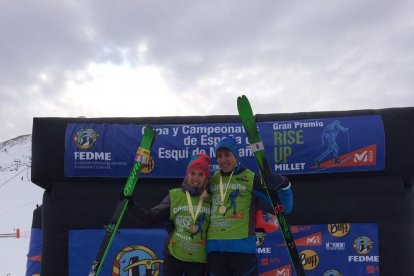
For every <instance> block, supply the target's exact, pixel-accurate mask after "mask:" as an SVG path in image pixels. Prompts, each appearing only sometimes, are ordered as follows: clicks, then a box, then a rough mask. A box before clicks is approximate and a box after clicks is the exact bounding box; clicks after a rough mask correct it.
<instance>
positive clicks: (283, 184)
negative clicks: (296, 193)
mask: <svg viewBox="0 0 414 276" xmlns="http://www.w3.org/2000/svg"><path fill="white" fill-rule="evenodd" d="M263 165H264V172H265V173H264V175H263V179H264V181H265V183H266V187H267V189H268V190H269V192H277V191H278V190H280V189H284V188H287V187H289V184H290V181H289V179H288V178H287V177H286V176H283V175H278V174H273V173H272V172H271V170H270V166H269V163H267V162H265V163H264V164H263Z"/></svg>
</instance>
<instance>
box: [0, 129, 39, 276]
mask: <svg viewBox="0 0 414 276" xmlns="http://www.w3.org/2000/svg"><path fill="white" fill-rule="evenodd" d="M31 143H32V136H31V135H23V136H19V137H16V138H14V139H11V140H8V141H5V142H2V143H0V234H8V233H13V232H14V231H15V229H16V228H19V229H20V231H21V235H22V238H20V239H16V238H0V275H1V276H2V275H13V276H15V275H19V276H20V275H25V272H26V254H27V252H28V248H29V241H30V229H31V224H32V218H33V211H34V209H36V205H37V204H38V205H40V204H41V203H42V195H43V191H44V190H43V189H42V188H40V187H38V186H37V185H35V184H33V183H32V182H31V181H30V165H31V146H32V145H31ZM0 236H1V235H0Z"/></svg>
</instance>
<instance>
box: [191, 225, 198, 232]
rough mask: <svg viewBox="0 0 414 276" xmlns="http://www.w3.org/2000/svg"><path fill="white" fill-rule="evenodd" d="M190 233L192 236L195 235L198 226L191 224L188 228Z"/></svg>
mask: <svg viewBox="0 0 414 276" xmlns="http://www.w3.org/2000/svg"><path fill="white" fill-rule="evenodd" d="M190 231H191V233H193V234H195V233H197V232H198V225H195V224H192V225H191V226H190Z"/></svg>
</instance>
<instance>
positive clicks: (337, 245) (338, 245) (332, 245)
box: [325, 242, 345, 250]
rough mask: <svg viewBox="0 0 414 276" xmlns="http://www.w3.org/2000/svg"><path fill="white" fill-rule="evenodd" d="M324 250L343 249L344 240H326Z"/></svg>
mask: <svg viewBox="0 0 414 276" xmlns="http://www.w3.org/2000/svg"><path fill="white" fill-rule="evenodd" d="M325 248H326V250H345V243H344V242H327V243H325Z"/></svg>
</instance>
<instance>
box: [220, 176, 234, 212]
mask: <svg viewBox="0 0 414 276" xmlns="http://www.w3.org/2000/svg"><path fill="white" fill-rule="evenodd" d="M233 172H234V169H233V170H232V171H231V174H230V178H229V181H228V182H227V185H226V190H224V187H223V186H224V185H223V178H222V177H221V174H220V183H219V189H220V199H221V202H220V205H221V206H220V207H219V213H220V214H222V215H223V216H224V214H225V213H226V211H227V208H226V206H224V199H225V198H226V194H227V189H228V188H229V186H230V181H231V178H232V176H233Z"/></svg>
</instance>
